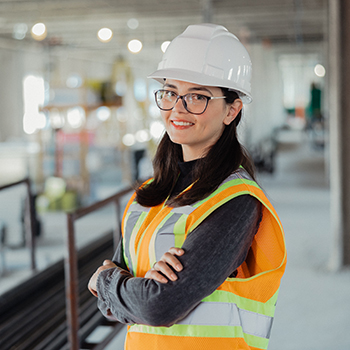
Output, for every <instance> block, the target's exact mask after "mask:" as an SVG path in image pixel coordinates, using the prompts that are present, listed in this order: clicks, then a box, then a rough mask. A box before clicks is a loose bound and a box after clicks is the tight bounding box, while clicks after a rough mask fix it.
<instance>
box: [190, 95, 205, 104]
mask: <svg viewBox="0 0 350 350" xmlns="http://www.w3.org/2000/svg"><path fill="white" fill-rule="evenodd" d="M188 99H189V101H191V102H192V103H196V102H197V103H200V102H203V101H206V100H207V99H208V97H207V96H205V95H201V94H189V96H188Z"/></svg>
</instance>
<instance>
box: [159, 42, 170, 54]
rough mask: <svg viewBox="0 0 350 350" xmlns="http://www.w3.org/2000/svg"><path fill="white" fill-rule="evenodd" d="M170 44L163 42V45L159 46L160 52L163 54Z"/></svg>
mask: <svg viewBox="0 0 350 350" xmlns="http://www.w3.org/2000/svg"><path fill="white" fill-rule="evenodd" d="M169 44H170V41H164V43H163V44H162V45H161V46H160V48H161V50H162V51H163V53H164V52H165V51H166V49H167V48H168V46H169Z"/></svg>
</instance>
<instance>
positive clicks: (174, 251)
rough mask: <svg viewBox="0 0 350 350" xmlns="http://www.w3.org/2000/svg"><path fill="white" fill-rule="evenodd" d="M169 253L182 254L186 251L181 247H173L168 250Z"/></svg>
mask: <svg viewBox="0 0 350 350" xmlns="http://www.w3.org/2000/svg"><path fill="white" fill-rule="evenodd" d="M168 252H169V253H171V254H173V255H178V256H181V255H183V254H184V253H185V251H184V250H183V249H181V248H175V247H171V248H170V249H169V250H168Z"/></svg>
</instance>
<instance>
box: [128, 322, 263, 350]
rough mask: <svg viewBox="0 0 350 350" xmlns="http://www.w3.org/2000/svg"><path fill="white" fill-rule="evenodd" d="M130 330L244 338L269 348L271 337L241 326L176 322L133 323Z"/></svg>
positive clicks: (249, 342) (161, 333) (163, 333)
mask: <svg viewBox="0 0 350 350" xmlns="http://www.w3.org/2000/svg"><path fill="white" fill-rule="evenodd" d="M129 332H137V333H147V334H155V335H170V336H177V337H202V338H244V340H245V341H246V343H247V344H248V345H249V346H253V347H256V348H259V349H267V345H268V343H269V339H265V338H260V337H257V336H255V335H250V334H244V333H243V331H242V328H241V327H234V326H233V327H232V326H196V325H190V326H189V325H181V324H174V325H173V326H171V327H151V326H145V325H138V324H137V325H132V326H131V327H130V329H129Z"/></svg>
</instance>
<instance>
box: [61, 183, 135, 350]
mask: <svg viewBox="0 0 350 350" xmlns="http://www.w3.org/2000/svg"><path fill="white" fill-rule="evenodd" d="M132 190H133V188H132V187H128V188H126V189H124V190H122V191H120V192H118V193H116V194H114V195H112V196H110V197H108V198H106V199H104V200H101V201H99V202H97V203H94V204H92V205H90V206H87V207H84V208H79V209H77V210H75V211H74V212H71V213H67V241H66V246H67V252H66V257H65V266H64V268H65V281H66V303H67V304H66V314H67V326H68V340H69V344H70V345H69V346H70V347H69V349H70V350H79V334H78V332H79V309H78V307H79V293H78V286H77V281H78V259H77V249H76V245H75V226H74V223H75V221H76V220H78V219H80V218H82V217H84V216H86V215H88V214H90V213H92V212H95V211H96V210H99V209H101V208H103V207H105V206H106V205H108V204H111V203H114V205H115V210H116V214H117V216H116V218H117V225H116V228H115V230H114V232H113V244H114V248H115V249H116V247H117V244H118V242H119V238H120V234H121V232H120V225H121V215H120V200H121V198H122V197H123V196H125V195H126V194H128V193H129V192H131V191H132Z"/></svg>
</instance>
